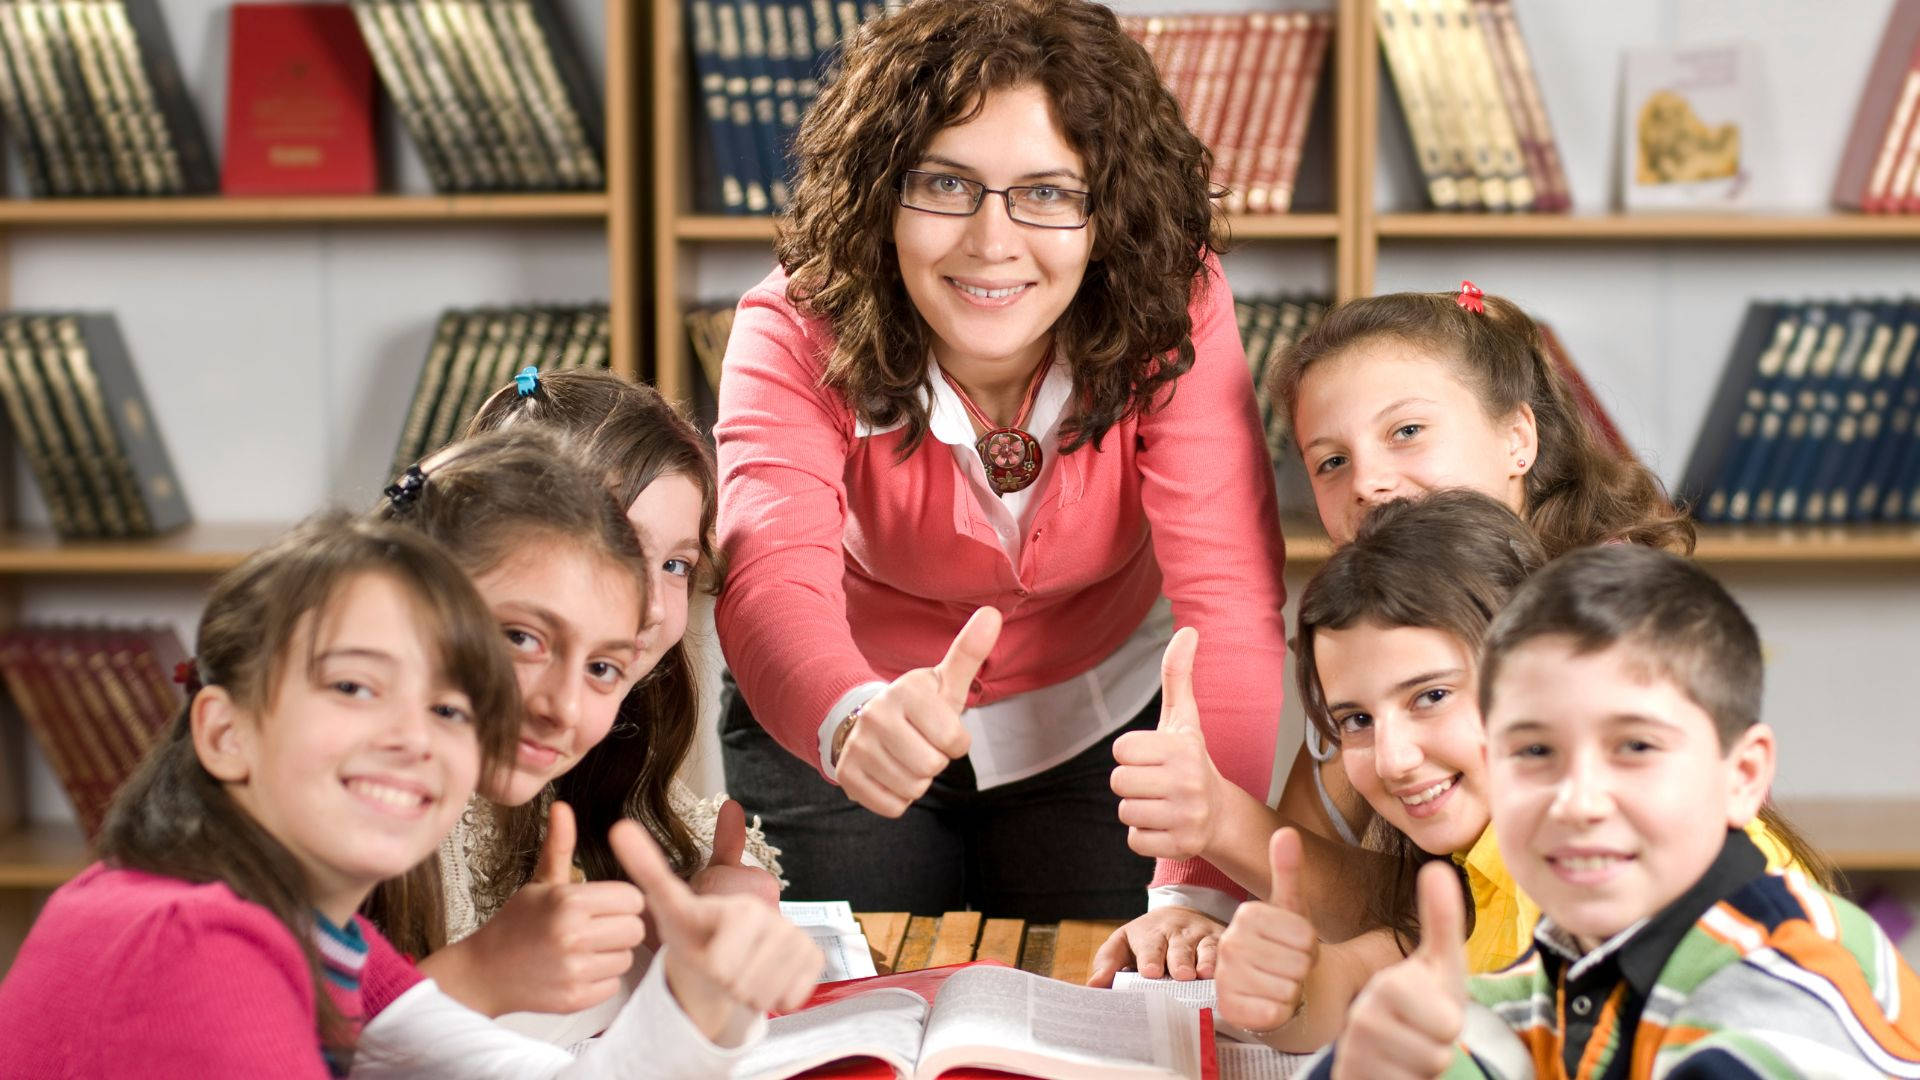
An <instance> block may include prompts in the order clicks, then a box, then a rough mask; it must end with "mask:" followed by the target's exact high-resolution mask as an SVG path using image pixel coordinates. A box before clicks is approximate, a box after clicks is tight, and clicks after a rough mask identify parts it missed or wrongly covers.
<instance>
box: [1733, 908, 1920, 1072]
mask: <svg viewBox="0 0 1920 1080" xmlns="http://www.w3.org/2000/svg"><path fill="white" fill-rule="evenodd" d="M1768 944H1770V945H1772V946H1773V948H1774V951H1775V952H1778V953H1779V954H1780V955H1782V956H1784V957H1786V958H1787V959H1788V960H1791V961H1792V962H1793V963H1794V964H1796V965H1798V966H1799V967H1800V968H1801V969H1803V970H1805V971H1808V972H1811V973H1812V974H1814V975H1818V976H1819V977H1821V978H1823V979H1825V980H1827V981H1828V982H1829V983H1832V984H1833V987H1834V989H1836V990H1838V991H1839V992H1840V996H1841V998H1842V999H1843V1000H1844V1001H1845V1002H1846V1004H1847V1008H1849V1009H1852V1010H1853V1015H1854V1016H1855V1017H1856V1018H1857V1019H1858V1020H1859V1021H1860V1026H1861V1027H1863V1028H1865V1029H1866V1031H1867V1034H1868V1035H1869V1036H1870V1037H1871V1038H1872V1039H1873V1041H1874V1042H1876V1043H1878V1044H1879V1046H1880V1048H1881V1049H1882V1050H1885V1051H1886V1052H1887V1053H1889V1054H1892V1055H1893V1056H1895V1057H1898V1058H1902V1059H1905V1060H1907V1061H1916V1062H1920V1011H1916V1010H1915V1009H1913V1008H1905V1009H1902V1010H1901V1011H1902V1012H1903V1013H1904V1014H1905V1015H1904V1016H1903V1017H1902V1018H1901V1019H1900V1021H1899V1022H1897V1023H1896V1022H1894V1021H1891V1020H1889V1019H1887V1016H1886V1014H1885V1013H1884V1012H1882V1011H1881V1009H1880V1002H1879V1000H1878V999H1877V998H1875V997H1874V995H1873V988H1872V987H1871V986H1869V985H1868V984H1867V976H1866V973H1865V972H1863V971H1861V970H1860V963H1859V961H1858V960H1856V959H1855V958H1854V956H1853V954H1852V953H1850V952H1848V951H1847V950H1846V949H1845V948H1842V947H1841V946H1840V944H1839V943H1837V942H1835V941H1833V940H1832V939H1830V938H1826V937H1823V936H1821V934H1820V932H1819V931H1818V930H1815V929H1814V928H1813V924H1812V923H1809V922H1807V921H1806V920H1804V919H1791V920H1788V921H1787V922H1783V923H1781V924H1780V926H1779V927H1778V928H1777V929H1775V930H1774V932H1773V934H1772V936H1771V938H1770V939H1769V941H1768ZM1894 963H1895V964H1897V965H1898V966H1899V969H1900V970H1899V974H1898V976H1897V977H1898V978H1899V980H1900V995H1901V1001H1902V1002H1903V1003H1906V1004H1909V1005H1910V1004H1911V1003H1913V1002H1915V1001H1916V1000H1920V999H1916V998H1915V997H1913V996H1912V995H1914V994H1920V978H1916V977H1915V975H1914V973H1913V970H1912V969H1911V968H1909V967H1907V965H1906V963H1905V961H1902V960H1900V959H1899V958H1898V957H1895V958H1894Z"/></svg>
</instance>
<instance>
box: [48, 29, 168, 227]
mask: <svg viewBox="0 0 1920 1080" xmlns="http://www.w3.org/2000/svg"><path fill="white" fill-rule="evenodd" d="M86 7H87V5H86V4H84V3H81V2H80V0H59V2H58V3H54V2H47V3H44V4H43V6H42V11H43V12H44V14H45V18H46V21H47V22H48V24H50V25H51V24H54V23H55V22H57V23H58V25H59V26H60V37H61V40H62V47H61V53H62V59H63V60H64V62H65V64H66V65H67V66H68V67H69V69H70V74H69V76H68V82H69V85H70V86H73V87H74V88H75V91H74V92H75V94H76V96H77V97H78V98H79V99H80V100H81V101H83V102H84V109H85V112H86V127H87V130H88V134H89V136H90V137H91V138H92V139H93V140H94V141H95V143H96V145H97V146H98V153H99V155H100V159H101V162H102V167H103V169H104V170H105V171H106V174H107V176H108V177H109V183H110V185H111V189H112V190H113V191H116V192H119V193H122V194H139V193H143V192H142V184H141V173H140V158H139V154H138V152H137V151H136V150H135V148H134V145H133V141H132V139H131V138H130V137H129V132H128V130H127V126H126V123H125V117H124V115H123V112H122V109H121V105H120V102H119V100H118V99H116V97H115V96H114V93H113V89H112V87H111V86H109V85H108V83H107V73H106V67H105V65H104V64H103V63H102V52H103V51H104V49H105V48H106V47H107V43H106V42H105V41H104V40H103V39H97V38H96V36H95V34H94V31H93V25H92V22H91V21H90V20H89V19H88V18H87V17H86V13H85V8H86Z"/></svg>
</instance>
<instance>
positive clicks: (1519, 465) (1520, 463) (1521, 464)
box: [1513, 458, 1527, 469]
mask: <svg viewBox="0 0 1920 1080" xmlns="http://www.w3.org/2000/svg"><path fill="white" fill-rule="evenodd" d="M1513 466H1514V468H1516V469H1524V468H1526V467H1527V459H1526V458H1518V459H1516V460H1515V461H1514V463H1513Z"/></svg>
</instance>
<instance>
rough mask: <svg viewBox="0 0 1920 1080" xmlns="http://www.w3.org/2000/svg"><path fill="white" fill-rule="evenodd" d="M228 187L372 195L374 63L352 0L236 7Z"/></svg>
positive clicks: (224, 181) (225, 161)
mask: <svg viewBox="0 0 1920 1080" xmlns="http://www.w3.org/2000/svg"><path fill="white" fill-rule="evenodd" d="M228 55H229V57H230V58H231V59H230V61H229V65H228V69H227V140H226V150H225V153H224V155H223V158H222V162H221V177H220V187H221V190H222V191H224V192H226V193H227V194H229V195H370V194H372V193H373V192H374V191H375V190H376V189H377V188H378V187H379V168H378V162H377V160H376V158H375V152H374V135H373V61H372V59H371V58H370V57H369V56H368V54H367V46H366V41H365V40H364V39H363V38H362V37H361V36H360V28H359V24H358V23H357V22H356V21H355V19H354V15H353V11H352V9H351V8H350V7H348V6H347V5H346V4H235V5H234V7H233V19H232V30H231V45H230V47H229V49H228Z"/></svg>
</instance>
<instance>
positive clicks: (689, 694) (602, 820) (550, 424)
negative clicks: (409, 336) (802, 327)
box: [467, 370, 726, 880]
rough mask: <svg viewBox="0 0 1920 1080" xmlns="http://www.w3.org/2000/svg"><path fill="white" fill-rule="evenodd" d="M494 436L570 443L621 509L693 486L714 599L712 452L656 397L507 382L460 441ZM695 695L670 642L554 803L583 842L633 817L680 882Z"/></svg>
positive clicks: (637, 390) (701, 583)
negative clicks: (673, 792) (684, 483)
mask: <svg viewBox="0 0 1920 1080" xmlns="http://www.w3.org/2000/svg"><path fill="white" fill-rule="evenodd" d="M501 430H506V431H525V430H544V431H551V432H555V433H558V434H559V435H561V436H562V437H564V438H566V439H567V440H568V441H569V442H571V443H572V444H573V445H574V446H575V448H576V450H577V452H578V453H579V454H580V455H581V457H582V459H583V460H584V461H585V462H586V464H587V467H588V468H589V469H590V470H592V471H593V472H594V473H595V474H596V475H599V476H604V477H605V478H606V482H607V486H608V488H609V489H610V490H611V491H612V492H613V497H614V501H616V502H618V503H619V504H620V506H621V507H623V508H624V507H628V506H632V505H633V501H634V500H635V499H637V498H639V497H640V493H641V492H642V491H645V490H646V489H647V485H649V484H651V483H653V482H654V481H655V480H657V479H659V478H660V477H663V476H684V477H687V478H688V479H690V480H692V481H693V482H694V483H695V484H696V485H698V487H699V488H700V565H699V566H698V567H697V568H695V572H694V579H693V584H694V585H695V586H697V587H698V588H700V589H702V590H704V591H705V592H707V593H709V594H715V593H718V592H719V591H720V584H721V581H722V580H723V578H724V577H725V572H726V571H725V564H724V563H723V562H722V561H721V558H720V554H719V552H718V551H717V550H716V549H715V547H714V544H713V536H714V532H713V526H714V518H715V516H716V514H717V513H718V510H719V482H718V481H717V480H716V479H715V475H714V467H713V450H712V448H710V447H709V446H708V445H707V442H706V440H705V439H703V438H701V437H700V432H699V431H698V430H696V429H695V428H694V426H693V425H692V424H691V423H689V422H688V421H687V419H686V417H684V416H682V415H681V414H680V413H679V411H678V410H676V409H674V407H673V406H672V405H671V404H669V403H668V402H667V400H666V399H665V398H663V397H661V396H660V392H659V391H657V390H655V389H654V388H653V387H651V386H647V385H645V384H643V383H635V382H631V381H629V380H627V379H624V378H621V377H620V376H618V375H614V374H612V373H610V372H605V371H583V370H569V371H557V372H550V373H549V372H543V373H541V375H540V379H539V382H538V383H537V384H536V385H535V387H534V390H533V392H532V393H531V394H522V393H520V392H519V389H518V388H517V387H516V386H514V385H511V384H509V385H508V386H506V387H503V388H502V389H500V390H499V391H497V392H495V393H494V395H493V396H492V397H490V398H488V399H487V401H486V403H485V404H483V405H481V406H480V412H479V413H478V415H476V416H475V417H474V418H473V423H472V424H471V425H469V426H468V428H467V434H468V435H469V436H474V435H480V434H484V433H486V432H489V431H501ZM700 696H701V695H700V681H699V677H698V669H697V668H696V667H695V665H694V662H693V657H692V656H691V654H690V653H689V652H688V650H687V647H686V643H685V641H684V640H682V641H677V642H675V643H674V645H673V647H672V648H670V649H668V650H667V651H666V652H665V653H664V654H662V655H661V657H660V660H659V662H658V663H656V664H655V665H654V668H653V671H652V672H650V673H649V674H648V675H647V676H646V677H645V678H644V679H642V680H641V681H640V683H639V684H638V685H636V686H635V687H634V688H633V690H632V691H630V692H629V693H628V694H627V698H626V700H625V701H623V702H621V704H620V718H619V721H618V722H617V723H616V724H615V726H614V729H613V733H612V734H611V735H610V736H608V738H607V739H605V740H604V741H602V742H601V744H600V745H599V746H596V747H594V748H593V749H592V750H589V751H588V752H587V754H586V756H585V757H583V758H582V759H581V760H580V763H579V764H578V765H576V766H574V767H573V768H572V769H570V770H568V771H567V773H566V775H564V776H562V777H560V779H558V780H556V781H555V782H554V795H555V797H557V798H560V799H564V800H566V801H567V803H568V804H569V805H571V806H572V807H573V810H574V813H575V814H576V815H577V816H578V820H579V826H580V831H581V833H582V834H583V835H584V834H588V833H592V834H595V835H600V836H604V835H606V831H607V830H608V829H610V828H612V827H613V823H614V822H616V821H618V820H619V819H620V818H621V817H623V816H626V817H633V818H635V819H637V820H638V821H639V822H640V823H641V824H642V825H645V826H646V827H647V829H648V831H650V832H652V833H653V835H654V837H655V838H657V839H658V840H659V841H660V846H661V847H662V848H663V849H665V851H666V853H667V858H668V860H669V862H671V863H672V865H673V867H674V869H675V870H676V871H678V872H679V873H680V875H681V876H683V877H685V876H689V875H691V874H692V873H693V872H694V871H695V870H698V869H699V868H700V866H699V864H700V849H699V847H698V846H697V844H696V843H695V841H694V838H693V833H692V831H691V830H689V829H688V828H687V824H686V822H684V821H682V820H680V817H679V815H678V814H675V813H674V812H673V804H672V801H671V799H670V798H669V797H668V792H669V790H670V789H671V788H672V785H673V778H674V777H675V776H676V775H678V774H679V772H680V766H681V765H682V764H683V763H684V762H685V761H686V759H687V754H688V753H689V752H691V750H692V749H693V738H694V734H695V732H696V730H697V729H698V727H699V719H700ZM583 869H585V871H586V873H587V876H588V877H589V878H593V879H595V880H605V879H611V878H619V877H624V876H625V875H624V873H623V872H622V871H621V869H620V867H619V865H618V864H617V863H615V862H613V861H612V860H606V861H601V860H599V859H594V860H592V861H591V862H587V861H586V860H584V859H583Z"/></svg>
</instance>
